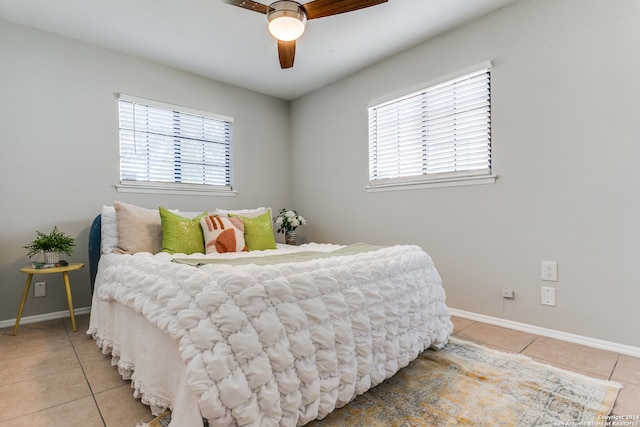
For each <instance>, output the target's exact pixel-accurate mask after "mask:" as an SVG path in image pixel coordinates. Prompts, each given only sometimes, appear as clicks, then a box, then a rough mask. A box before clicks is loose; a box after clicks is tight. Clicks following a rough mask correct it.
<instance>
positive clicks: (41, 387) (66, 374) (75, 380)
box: [0, 366, 91, 421]
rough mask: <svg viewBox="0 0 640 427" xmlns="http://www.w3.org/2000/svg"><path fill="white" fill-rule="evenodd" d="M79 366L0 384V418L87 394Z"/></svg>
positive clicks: (21, 413) (36, 410) (29, 411)
mask: <svg viewBox="0 0 640 427" xmlns="http://www.w3.org/2000/svg"><path fill="white" fill-rule="evenodd" d="M90 395H91V391H90V390H89V386H88V385H87V381H86V380H85V377H84V373H83V372H82V369H80V367H79V366H78V367H76V368H72V369H68V370H66V371H60V372H55V373H52V374H47V375H43V376H41V377H36V378H31V379H27V380H24V381H21V382H18V383H13V384H10V385H5V386H1V387H0V402H2V404H1V405H0V421H6V420H9V419H12V418H16V417H18V416H21V415H25V414H30V413H33V412H38V411H41V410H43V409H47V408H51V407H53V406H57V405H60V404H62V403H66V402H71V401H73V400H77V399H80V398H82V397H86V396H90Z"/></svg>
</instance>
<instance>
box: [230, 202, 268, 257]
mask: <svg viewBox="0 0 640 427" xmlns="http://www.w3.org/2000/svg"><path fill="white" fill-rule="evenodd" d="M229 217H231V218H234V217H236V218H242V222H243V223H244V240H245V243H246V244H247V250H249V251H262V250H265V249H275V248H276V238H275V236H274V235H273V224H272V223H271V209H269V210H268V211H267V212H265V213H263V214H262V215H259V216H257V217H255V218H249V217H245V216H239V215H234V214H232V213H230V214H229Z"/></svg>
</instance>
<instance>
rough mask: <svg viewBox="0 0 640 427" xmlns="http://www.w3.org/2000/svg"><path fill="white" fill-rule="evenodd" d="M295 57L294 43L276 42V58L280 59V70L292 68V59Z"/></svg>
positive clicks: (293, 41)
mask: <svg viewBox="0 0 640 427" xmlns="http://www.w3.org/2000/svg"><path fill="white" fill-rule="evenodd" d="M295 56H296V41H295V40H292V41H290V42H283V41H282V40H278V57H279V58H280V68H282V69H285V68H291V67H293V58H295Z"/></svg>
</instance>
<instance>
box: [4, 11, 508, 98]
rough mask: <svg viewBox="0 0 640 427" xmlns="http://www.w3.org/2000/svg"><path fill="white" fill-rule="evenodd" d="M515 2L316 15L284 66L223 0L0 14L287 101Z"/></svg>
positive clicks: (261, 31) (270, 43) (261, 23)
mask: <svg viewBox="0 0 640 427" xmlns="http://www.w3.org/2000/svg"><path fill="white" fill-rule="evenodd" d="M514 1H516V0H389V2H388V3H384V4H381V5H378V6H373V7H370V8H367V9H362V10H358V11H354V12H350V13H345V14H342V15H336V16H331V17H326V18H320V19H314V20H311V21H309V22H308V24H307V29H306V31H305V33H304V34H303V36H302V38H300V39H299V40H298V42H297V49H296V57H295V64H294V67H293V68H291V69H286V70H282V69H280V64H279V62H278V54H277V46H276V41H275V39H273V38H272V36H271V35H270V34H269V33H268V31H267V20H266V17H265V15H261V14H259V13H256V12H252V11H249V10H245V9H241V8H239V7H234V6H230V5H228V4H226V3H223V2H222V1H221V0H0V18H1V19H4V20H6V21H12V22H16V23H19V24H23V25H27V26H30V27H34V28H38V29H41V30H44V31H48V32H51V33H55V34H59V35H62V36H65V37H69V38H72V39H77V40H81V41H83V42H86V43H90V44H93V45H96V46H101V47H105V48H108V49H113V50H116V51H120V52H123V53H126V54H129V55H133V56H137V57H140V58H143V59H146V60H149V61H153V62H157V63H161V64H165V65H168V66H171V67H174V68H177V69H181V70H185V71H188V72H191V73H194V74H198V75H201V76H204V77H208V78H211V79H214V80H217V81H221V82H225V83H229V84H233V85H237V86H241V87H244V88H247V89H251V90H255V91H258V92H262V93H265V94H268V95H272V96H275V97H278V98H282V99H286V100H291V99H295V98H297V97H299V96H301V95H304V94H305V93H308V92H311V91H313V90H315V89H318V88H320V87H322V86H325V85H327V84H328V83H331V82H332V81H335V80H338V79H340V78H342V77H345V76H347V75H349V74H351V73H353V72H355V71H358V70H361V69H363V68H366V67H367V66H369V65H371V64H373V63H375V62H377V61H380V60H382V59H384V58H387V57H389V56H391V55H394V54H396V53H398V52H401V51H403V50H405V49H407V48H409V47H411V46H415V45H417V44H419V43H421V42H423V41H425V40H427V39H429V38H432V37H434V36H437V35H438V34H441V33H443V32H445V31H448V30H450V29H452V28H455V27H457V26H460V25H462V24H464V23H467V22H469V21H472V20H474V19H476V18H478V17H480V16H483V15H486V14H487V13H489V12H492V11H494V10H496V9H498V8H500V7H503V6H505V5H506V4H508V3H512V2H514ZM263 3H265V4H269V2H268V0H266V1H264V2H263ZM301 3H308V1H301Z"/></svg>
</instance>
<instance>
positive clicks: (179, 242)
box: [160, 207, 207, 255]
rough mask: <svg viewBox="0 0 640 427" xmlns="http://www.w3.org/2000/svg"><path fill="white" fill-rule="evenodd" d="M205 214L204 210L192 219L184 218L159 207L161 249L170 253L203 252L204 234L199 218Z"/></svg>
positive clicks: (188, 253) (187, 253)
mask: <svg viewBox="0 0 640 427" xmlns="http://www.w3.org/2000/svg"><path fill="white" fill-rule="evenodd" d="M205 215H207V213H206V212H204V213H202V214H200V215H198V216H197V217H195V218H193V219H190V218H184V217H182V216H180V215H177V214H174V213H173V212H171V211H170V210H168V209H165V208H163V207H161V208H160V220H161V223H162V251H163V252H168V253H170V254H175V253H181V254H185V255H190V254H194V253H201V254H203V253H204V235H203V233H202V227H200V218H202V217H203V216H205Z"/></svg>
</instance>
